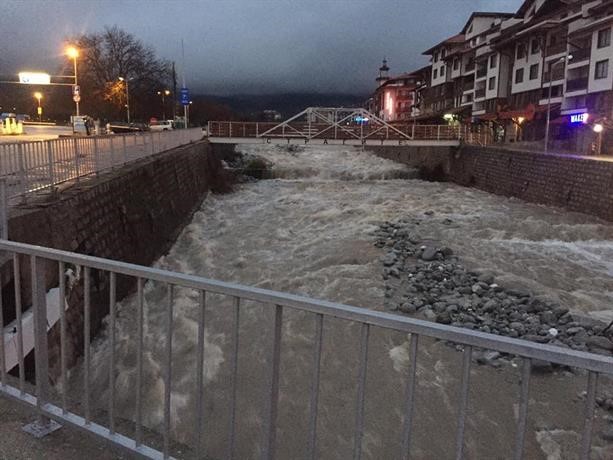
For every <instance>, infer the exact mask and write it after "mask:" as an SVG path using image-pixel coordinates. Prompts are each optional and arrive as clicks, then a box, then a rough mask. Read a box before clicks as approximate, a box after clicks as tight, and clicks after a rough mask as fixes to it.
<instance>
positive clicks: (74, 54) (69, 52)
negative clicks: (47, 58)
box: [66, 46, 81, 117]
mask: <svg viewBox="0 0 613 460" xmlns="http://www.w3.org/2000/svg"><path fill="white" fill-rule="evenodd" d="M66 56H68V57H69V58H70V59H72V61H73V63H74V87H75V88H76V87H77V86H78V85H79V80H78V76H77V58H78V57H79V50H78V49H76V48H75V47H74V46H69V47H68V48H66ZM73 98H74V100H75V104H76V107H77V117H78V116H79V99H80V98H81V95H80V93H77V92H76V91H74V90H73Z"/></svg>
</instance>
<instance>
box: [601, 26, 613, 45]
mask: <svg viewBox="0 0 613 460" xmlns="http://www.w3.org/2000/svg"><path fill="white" fill-rule="evenodd" d="M610 44H611V28H608V29H602V30H599V31H598V48H605V47H607V46H609V45H610Z"/></svg>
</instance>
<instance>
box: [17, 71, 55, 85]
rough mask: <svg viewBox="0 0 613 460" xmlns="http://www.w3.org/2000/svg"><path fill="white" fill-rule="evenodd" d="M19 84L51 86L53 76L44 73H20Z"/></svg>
mask: <svg viewBox="0 0 613 460" xmlns="http://www.w3.org/2000/svg"><path fill="white" fill-rule="evenodd" d="M18 75H19V83H23V84H25V85H49V84H51V75H49V74H48V73H42V72H19V74H18Z"/></svg>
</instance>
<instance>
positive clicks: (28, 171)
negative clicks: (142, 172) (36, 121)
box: [0, 128, 203, 198]
mask: <svg viewBox="0 0 613 460" xmlns="http://www.w3.org/2000/svg"><path fill="white" fill-rule="evenodd" d="M202 136H203V132H202V129H201V128H192V129H183V130H174V131H165V132H143V133H135V134H114V135H107V136H89V137H66V138H59V139H53V140H46V141H34V142H15V143H0V179H3V180H4V181H5V183H6V187H7V192H6V193H7V195H8V197H9V198H10V197H16V196H22V197H23V196H27V194H29V193H32V192H36V191H39V190H44V189H47V188H50V187H53V186H56V185H59V184H61V183H63V182H66V181H70V180H79V179H80V178H81V177H84V176H88V175H91V174H98V173H100V172H102V171H105V170H108V169H112V168H114V167H118V166H121V165H124V164H126V163H129V162H132V161H134V160H138V159H140V158H144V157H147V156H150V155H155V154H157V153H160V152H163V151H165V150H168V149H172V148H175V147H178V146H180V145H183V144H188V143H190V142H193V141H196V140H199V139H201V138H202Z"/></svg>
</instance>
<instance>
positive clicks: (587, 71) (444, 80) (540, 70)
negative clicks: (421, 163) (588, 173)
mask: <svg viewBox="0 0 613 460" xmlns="http://www.w3.org/2000/svg"><path fill="white" fill-rule="evenodd" d="M611 35H613V0H525V1H524V2H523V4H522V5H521V7H520V8H519V10H518V11H517V12H516V13H515V14H509V13H488V12H476V13H473V14H472V15H471V16H470V18H469V19H468V21H467V22H466V24H465V26H464V27H463V29H462V30H461V31H460V33H459V34H457V35H454V36H452V37H450V38H448V39H446V40H443V41H442V42H440V43H438V44H437V45H435V46H433V47H432V48H430V49H428V50H427V51H425V52H424V53H423V54H424V55H427V56H430V66H429V67H428V68H426V69H420V71H419V73H420V75H422V77H423V76H424V75H428V73H429V77H424V81H426V82H427V84H426V85H423V84H422V85H417V87H416V88H415V90H414V94H413V95H412V97H413V99H412V100H411V101H410V102H409V106H410V105H411V104H413V106H415V107H417V108H418V109H419V111H417V110H413V111H412V112H411V114H409V115H408V118H409V119H410V118H411V117H412V118H413V120H415V118H417V120H419V122H421V123H442V122H455V121H463V122H473V123H477V124H479V125H480V126H486V127H489V128H491V129H492V131H493V133H494V134H495V138H496V139H497V140H499V141H503V142H520V141H528V142H529V141H535V142H539V143H541V144H542V142H543V140H544V138H545V137H546V136H547V135H549V139H550V141H551V149H552V150H571V151H575V152H588V151H590V149H591V148H592V147H593V146H594V143H595V139H597V138H599V139H600V140H604V151H606V152H610V153H611V154H613V43H612V37H611ZM384 67H386V66H385V65H384ZM428 69H429V70H428ZM408 75H414V74H410V73H409V74H403V75H402V76H399V77H398V78H399V79H395V80H394V82H393V83H392V84H390V83H389V81H388V80H386V79H384V80H383V81H380V87H379V89H378V90H377V93H378V99H377V98H375V99H376V100H375V102H376V101H377V100H378V101H379V102H378V105H377V108H378V110H379V113H382V114H384V115H385V116H386V117H391V113H392V112H393V113H394V114H395V116H397V118H395V119H396V120H403V119H406V118H407V115H406V112H405V114H404V115H401V109H400V107H402V106H398V105H390V104H387V105H386V101H385V100H384V99H383V98H386V97H388V96H387V95H386V92H385V91H386V87H388V85H389V88H390V89H391V88H393V87H402V83H401V82H402V78H404V77H405V76H408ZM401 77H402V78H401ZM378 80H379V79H378ZM390 94H392V93H390ZM389 97H390V98H393V99H391V100H393V101H395V103H396V104H398V102H401V101H400V98H401V96H398V98H394V96H393V95H390V96H389ZM386 110H387V111H388V113H387V114H385V113H384V112H385V111H386ZM388 119H389V118H388ZM596 125H601V126H602V127H603V128H604V132H603V133H602V134H600V136H598V135H597V134H596V133H595V131H594V129H593V128H594V127H597V128H598V130H600V126H596ZM546 133H547V134H546Z"/></svg>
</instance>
